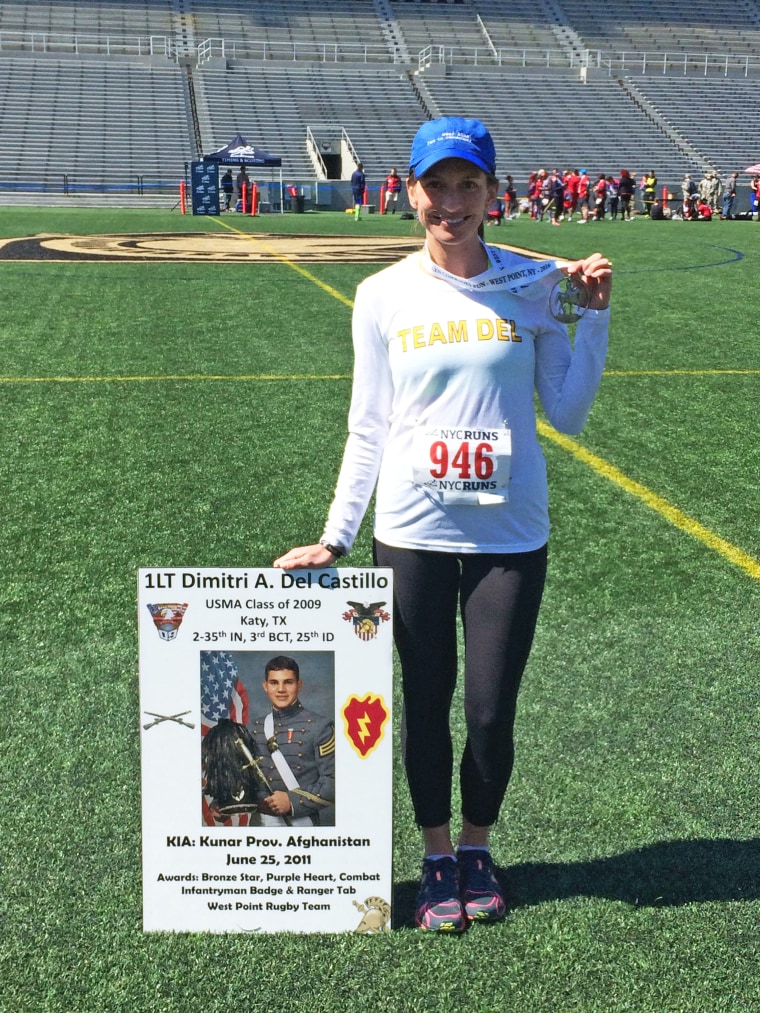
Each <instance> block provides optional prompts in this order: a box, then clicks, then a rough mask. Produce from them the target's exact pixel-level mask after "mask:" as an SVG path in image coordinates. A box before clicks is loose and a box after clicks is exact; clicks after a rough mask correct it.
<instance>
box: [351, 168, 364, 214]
mask: <svg viewBox="0 0 760 1013" xmlns="http://www.w3.org/2000/svg"><path fill="white" fill-rule="evenodd" d="M366 189H367V177H366V176H365V175H364V166H363V165H362V163H361V162H357V163H356V168H355V169H354V171H353V173H352V175H351V193H352V195H353V198H354V218H355V219H356V221H359V219H360V218H361V216H362V205H363V204H364V192H365V190H366Z"/></svg>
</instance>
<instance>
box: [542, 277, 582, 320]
mask: <svg viewBox="0 0 760 1013" xmlns="http://www.w3.org/2000/svg"><path fill="white" fill-rule="evenodd" d="M588 304H589V290H588V287H587V286H586V285H585V284H584V282H582V281H581V280H580V278H576V277H571V276H570V275H566V276H565V277H564V278H561V279H560V280H559V281H558V282H557V283H556V285H555V286H554V288H553V289H552V291H551V295H550V296H549V312H550V313H551V315H552V316H553V317H554V319H555V320H558V321H559V323H561V324H577V323H578V321H579V320H580V318H581V317H582V316H583V314H584V313H585V312H586V310H587V309H588Z"/></svg>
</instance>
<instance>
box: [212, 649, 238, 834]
mask: <svg viewBox="0 0 760 1013" xmlns="http://www.w3.org/2000/svg"><path fill="white" fill-rule="evenodd" d="M222 718H229V719H230V720H231V721H236V722H237V723H238V724H239V725H246V724H248V692H247V690H246V688H245V686H244V685H243V683H242V681H241V679H240V673H239V672H238V667H237V665H236V663H235V659H234V658H233V657H232V655H231V654H230V652H229V651H201V737H203V736H204V735H205V734H206V732H208V731H209V729H211V728H213V727H214V726H215V725H216V724H217V723H218V722H219V721H220V720H221V719H222ZM209 803H210V799H209V798H208V796H207V795H205V794H204V795H203V823H204V825H205V826H208V827H215V826H225V827H247V826H248V814H247V813H242V814H241V815H239V816H227V817H225V818H224V819H217V818H215V817H214V815H213V813H212V812H211V807H210V804H209Z"/></svg>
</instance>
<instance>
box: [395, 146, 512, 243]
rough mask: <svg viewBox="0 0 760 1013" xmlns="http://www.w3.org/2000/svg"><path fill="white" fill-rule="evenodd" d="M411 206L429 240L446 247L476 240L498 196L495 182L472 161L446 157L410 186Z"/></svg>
mask: <svg viewBox="0 0 760 1013" xmlns="http://www.w3.org/2000/svg"><path fill="white" fill-rule="evenodd" d="M407 189H408V193H409V203H410V204H411V206H412V207H413V208H414V210H415V211H416V212H417V215H418V217H419V220H420V222H422V224H423V226H424V227H425V231H426V232H427V235H428V239H429V240H431V239H432V240H434V241H435V242H436V243H440V244H441V245H443V246H447V247H450V246H460V245H462V244H467V243H472V242H473V241H477V236H478V229H479V228H480V225H481V223H482V221H483V216H484V214H485V211H486V208H487V206H488V204H489V202H490V201H492V200H493V199H494V197H495V196H496V190H497V185H496V183H489V182H488V177H487V176H486V174H485V173H484V172H483V170H482V169H479V168H478V167H477V166H476V165H473V164H472V162H468V161H467V160H466V159H463V158H445V159H443V160H442V161H441V162H438V163H437V165H434V166H433V168H432V169H429V170H428V171H427V172H426V173H425V175H424V176H422V177H421V178H420V179H414V180H412V181H411V182H409V183H407Z"/></svg>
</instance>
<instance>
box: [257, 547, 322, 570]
mask: <svg viewBox="0 0 760 1013" xmlns="http://www.w3.org/2000/svg"><path fill="white" fill-rule="evenodd" d="M337 558H338V557H337V556H336V555H335V554H334V553H332V552H330V550H329V549H326V548H325V547H324V545H319V544H317V545H299V546H298V547H297V548H295V549H291V550H290V552H286V553H285V555H284V556H280V558H279V559H275V561H274V563H272V566H277V567H279V568H280V569H281V570H320V569H323V568H324V567H325V566H332V564H333V563H334V562H335V560H336V559H337Z"/></svg>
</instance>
